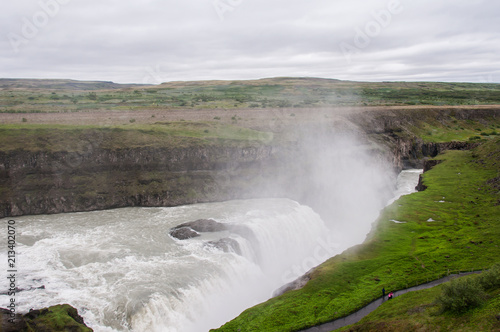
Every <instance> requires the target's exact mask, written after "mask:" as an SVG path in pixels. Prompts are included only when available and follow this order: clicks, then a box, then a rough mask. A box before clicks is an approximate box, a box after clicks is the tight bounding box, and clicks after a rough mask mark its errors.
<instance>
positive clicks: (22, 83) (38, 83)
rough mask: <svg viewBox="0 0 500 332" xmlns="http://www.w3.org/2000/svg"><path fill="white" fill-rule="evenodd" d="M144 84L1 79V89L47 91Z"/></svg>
mask: <svg viewBox="0 0 500 332" xmlns="http://www.w3.org/2000/svg"><path fill="white" fill-rule="evenodd" d="M141 86H144V85H143V84H118V83H113V82H104V81H76V80H65V79H60V80H59V79H16V78H0V89H7V90H9V89H10V90H12V89H47V90H70V91H71V90H75V91H82V90H83V91H93V90H118V89H123V88H133V87H141Z"/></svg>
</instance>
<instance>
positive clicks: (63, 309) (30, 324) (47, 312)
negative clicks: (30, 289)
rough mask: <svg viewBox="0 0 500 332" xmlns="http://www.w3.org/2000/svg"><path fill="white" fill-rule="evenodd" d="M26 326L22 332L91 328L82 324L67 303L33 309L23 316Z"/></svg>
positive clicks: (76, 331)
mask: <svg viewBox="0 0 500 332" xmlns="http://www.w3.org/2000/svg"><path fill="white" fill-rule="evenodd" d="M23 318H24V320H25V322H26V325H27V327H26V328H25V329H24V330H23V332H36V331H53V332H65V331H72V332H91V331H92V329H90V328H88V327H86V326H85V325H84V324H83V320H82V318H81V317H80V316H79V315H78V312H77V310H76V309H75V308H73V307H71V306H70V305H68V304H62V305H56V306H52V307H50V308H46V309H42V310H35V311H32V312H30V313H28V314H26V315H24V316H23Z"/></svg>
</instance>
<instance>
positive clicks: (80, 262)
mask: <svg viewBox="0 0 500 332" xmlns="http://www.w3.org/2000/svg"><path fill="white" fill-rule="evenodd" d="M403 174H405V173H403ZM408 174H409V173H408V172H407V173H406V174H405V176H406V175H408ZM410 175H411V174H410ZM417 181H418V173H416V172H415V173H413V175H412V176H411V177H410V178H409V179H407V180H405V181H404V183H400V184H399V187H400V188H401V187H405V186H406V187H407V189H406V190H405V191H406V192H405V193H409V192H411V191H412V190H413V187H414V186H415V185H416V182H417ZM407 183H410V185H407ZM400 194H401V193H399V194H398V195H400ZM375 217H376V216H375ZM205 218H212V219H214V220H216V221H219V222H222V223H228V224H232V225H240V226H244V227H246V228H247V229H249V230H251V232H248V234H245V233H241V232H230V231H222V232H216V233H204V234H203V235H202V236H200V237H197V238H193V239H188V240H182V241H181V240H176V239H173V238H172V237H170V236H169V234H168V232H169V229H170V228H172V227H174V226H176V225H179V224H181V223H184V222H188V221H193V220H197V219H205ZM13 219H15V220H16V227H17V245H18V246H17V258H18V271H19V273H18V280H17V287H18V288H20V289H22V290H23V291H21V292H19V293H18V294H17V295H16V302H17V303H18V310H19V311H20V312H27V311H29V309H30V308H43V307H47V306H51V305H55V304H61V303H69V304H71V305H73V306H74V307H76V308H77V309H78V310H79V313H80V314H81V315H82V316H83V317H84V319H85V322H86V323H87V324H88V325H89V326H90V327H92V328H93V329H94V330H95V331H97V332H101V331H104V332H108V331H109V332H111V331H137V332H142V331H162V332H165V331H172V332H174V331H182V332H184V331H188V332H191V331H192V332H194V331H196V332H198V331H207V330H209V329H210V328H216V327H219V326H220V325H222V324H223V323H225V322H226V321H229V320H230V319H232V318H234V317H235V316H237V315H238V314H239V313H240V312H241V311H243V310H244V309H246V308H248V307H250V306H252V305H255V304H257V303H260V302H263V301H265V300H266V299H268V298H269V297H270V296H271V294H272V292H273V291H274V290H276V289H277V288H279V287H280V286H282V285H283V284H284V283H286V282H290V281H292V280H294V279H295V278H297V277H298V276H300V275H301V274H302V273H304V272H306V271H307V270H308V269H310V268H312V267H313V266H315V265H317V264H320V263H321V262H322V261H324V260H325V259H327V258H329V257H331V256H333V255H334V254H337V253H339V252H340V251H342V250H344V249H345V245H344V244H345V243H344V242H343V241H342V240H343V238H345V237H346V236H349V235H348V234H332V231H331V228H330V229H329V228H327V226H326V225H325V223H324V222H323V221H322V220H321V218H320V217H319V216H318V215H317V214H316V213H315V212H314V211H313V210H312V209H310V208H309V207H307V206H303V205H300V204H298V203H297V202H294V201H291V200H288V199H257V200H241V201H230V202H222V203H210V204H196V205H191V206H181V207H174V208H124V209H116V210H107V211H96V212H86V213H71V214H60V215H50V216H24V217H18V218H13ZM4 220H7V219H4ZM370 224H371V221H368V222H366V223H365V225H363V227H365V228H366V229H365V230H364V233H365V234H366V232H368V231H369V228H370ZM362 232H363V231H362ZM222 238H230V239H233V240H235V241H237V242H238V244H239V246H240V249H241V255H240V254H237V253H235V252H224V251H223V250H220V249H217V248H214V247H213V246H208V245H207V242H208V241H215V240H219V239H222ZM0 246H2V248H6V247H7V245H6V239H5V237H3V238H1V239H0ZM0 262H7V254H6V251H5V250H2V251H1V253H0ZM5 264H6V263H5ZM5 270H6V269H5ZM41 286H44V288H39V287H41ZM7 289H8V287H7V280H6V278H2V281H1V283H0V293H2V292H3V291H4V290H7ZM8 301H9V297H8V296H7V295H5V294H4V295H0V307H6V306H7V304H8Z"/></svg>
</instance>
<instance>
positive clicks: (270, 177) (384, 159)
mask: <svg viewBox="0 0 500 332" xmlns="http://www.w3.org/2000/svg"><path fill="white" fill-rule="evenodd" d="M499 116H500V109H487V110H481V109H463V110H456V109H455V110H447V109H430V110H421V111H405V110H383V111H373V110H371V111H366V112H358V113H356V114H353V115H348V116H345V121H347V122H349V123H350V124H351V125H352V126H353V127H354V128H356V129H355V131H356V133H355V135H356V136H358V137H360V142H361V143H360V144H359V146H358V147H356V148H359V149H364V151H368V153H369V154H371V155H373V156H375V159H377V160H379V161H380V163H389V164H390V165H391V166H392V168H393V169H394V171H395V172H399V171H400V170H401V169H404V168H415V167H416V168H421V167H422V166H423V160H424V159H425V158H426V157H434V156H436V155H437V154H438V153H440V152H441V151H443V150H447V149H468V148H471V147H473V146H475V145H476V144H477V143H474V142H446V143H429V142H424V141H423V140H422V139H421V138H419V137H418V136H417V135H415V134H414V132H413V131H412V129H411V128H414V127H418V126H419V125H420V124H421V123H424V122H425V121H429V119H432V121H441V120H442V121H444V120H445V119H449V118H450V117H452V118H454V119H459V120H471V121H472V120H473V121H482V122H485V123H487V122H488V121H492V119H493V120H495V121H496V119H498V118H499ZM312 126H313V127H314V126H318V128H321V129H322V132H323V133H324V132H325V125H324V124H321V123H317V124H313V125H312ZM337 129H338V128H336V127H335V126H331V127H330V126H328V128H326V132H327V133H332V134H333V133H335V132H336V131H337ZM290 130H291V131H293V130H296V128H290ZM328 135H329V134H327V136H328ZM321 139H325V138H324V137H322V138H321ZM327 139H328V138H327ZM304 149H306V147H305V145H304V144H301V142H300V139H297V140H274V141H273V142H270V143H262V142H260V143H257V142H229V144H228V142H212V143H211V144H203V145H197V144H190V145H186V146H183V147H171V148H170V147H161V148H159V147H155V146H144V147H135V148H120V149H110V148H105V147H102V146H100V145H99V144H95V145H93V146H92V148H90V149H86V150H85V152H68V151H52V150H50V149H40V150H38V151H26V150H24V149H15V150H9V151H0V198H1V200H0V218H2V217H11V216H19V215H32V214H50V213H61V212H76V211H91V210H100V209H109V208H118V207H126V206H176V205H183V204H192V203H199V202H212V201H223V200H229V199H239V198H253V197H288V198H291V199H294V200H297V201H300V202H302V203H304V204H309V205H311V206H313V207H314V197H317V196H318V195H317V194H318V193H316V194H315V193H314V192H315V190H317V189H316V188H314V187H313V185H312V184H311V185H310V186H309V187H308V185H307V183H308V174H307V172H308V164H310V163H311V162H314V160H313V161H311V160H310V159H311V158H312V159H314V155H313V156H311V154H307V153H305V151H304ZM317 153H318V154H320V153H321V151H318V152H317ZM306 159H308V160H306ZM297 179H302V181H301V183H302V185H301V186H297V185H295V183H296V181H297ZM304 183H305V184H306V185H303V184H304Z"/></svg>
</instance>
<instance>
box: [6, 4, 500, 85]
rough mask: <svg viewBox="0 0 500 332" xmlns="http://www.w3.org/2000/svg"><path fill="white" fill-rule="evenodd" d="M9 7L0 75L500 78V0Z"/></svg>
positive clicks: (158, 78)
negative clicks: (498, 18) (499, 21)
mask: <svg viewBox="0 0 500 332" xmlns="http://www.w3.org/2000/svg"><path fill="white" fill-rule="evenodd" d="M214 4H217V6H215V5H214ZM3 7H4V8H3V10H2V13H0V31H1V39H0V69H1V71H0V76H1V77H34V78H73V79H96V80H113V81H116V82H122V83H125V82H137V83H142V82H146V83H160V82H161V81H170V80H200V79H250V78H261V77H271V76H318V77H330V78H339V79H348V80H376V81H380V80H407V81H411V80H440V81H443V80H444V81H472V82H477V81H485V80H486V81H492V82H500V61H499V60H498V54H499V51H500V42H499V39H500V38H499V37H500V30H499V29H498V23H497V17H495V16H496V15H497V14H498V13H499V12H500V3H498V2H494V1H491V0H489V1H487V0H484V1H483V0H468V1H465V0H442V1H439V2H436V1H430V0H422V1H418V2H416V1H409V0H400V1H398V0H370V1H368V0H357V1H347V0H336V1H327V0H309V1H300V0H288V1H285V0H275V1H272V2H270V1H263V0H252V1H250V0H186V1H182V2H181V1H172V0H143V1H118V0H112V1H96V0H87V1H75V0H22V1H17V2H10V3H7V4H4V6H3ZM391 12H392V13H391ZM13 46H14V47H13ZM16 50H17V51H16Z"/></svg>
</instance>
